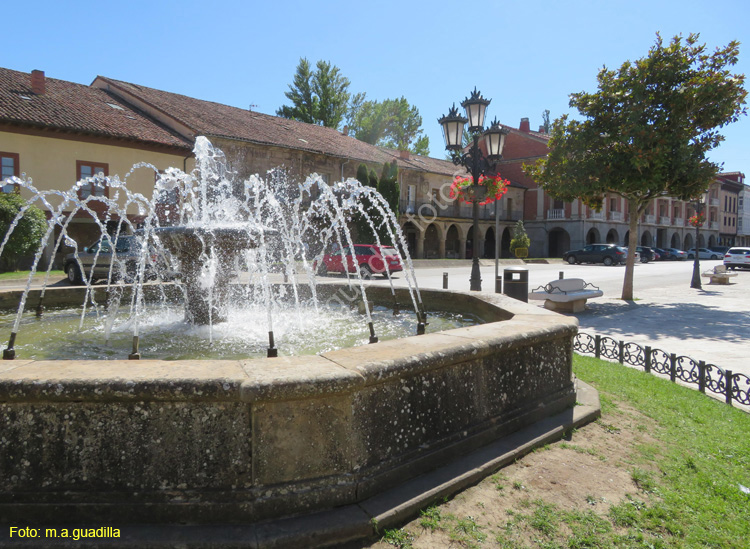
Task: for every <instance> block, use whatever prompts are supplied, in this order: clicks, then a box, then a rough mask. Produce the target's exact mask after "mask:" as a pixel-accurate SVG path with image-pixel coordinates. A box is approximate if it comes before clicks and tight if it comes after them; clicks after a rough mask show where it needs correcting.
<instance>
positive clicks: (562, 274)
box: [558, 271, 565, 280]
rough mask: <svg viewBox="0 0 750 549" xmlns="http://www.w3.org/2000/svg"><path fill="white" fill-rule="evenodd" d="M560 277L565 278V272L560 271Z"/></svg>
mask: <svg viewBox="0 0 750 549" xmlns="http://www.w3.org/2000/svg"><path fill="white" fill-rule="evenodd" d="M558 277H559V279H560V280H562V279H563V278H565V273H564V272H562V271H560V273H559V274H558Z"/></svg>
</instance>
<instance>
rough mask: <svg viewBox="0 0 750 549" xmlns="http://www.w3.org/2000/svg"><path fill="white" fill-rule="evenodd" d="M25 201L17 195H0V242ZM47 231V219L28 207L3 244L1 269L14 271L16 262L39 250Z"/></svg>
mask: <svg viewBox="0 0 750 549" xmlns="http://www.w3.org/2000/svg"><path fill="white" fill-rule="evenodd" d="M25 205H26V201H25V200H24V199H23V198H21V197H20V196H19V195H17V194H5V193H2V194H0V242H2V240H4V239H5V236H6V234H7V233H8V230H9V228H10V226H11V224H12V223H13V221H14V220H15V219H16V216H17V215H18V213H19V212H20V211H21V209H22V208H23V207H24V206H25ZM46 229H47V218H46V217H45V215H44V212H43V211H42V210H40V209H39V208H37V207H36V206H30V207H29V208H28V209H27V210H26V211H25V212H24V215H23V217H22V218H21V219H20V220H19V221H18V224H17V225H16V226H15V228H14V229H13V232H12V233H11V236H10V238H9V239H8V242H7V243H6V244H5V248H4V249H3V256H2V263H0V265H2V269H3V270H15V269H16V268H17V265H18V261H19V260H20V259H22V258H23V257H24V256H27V255H30V254H32V253H34V252H36V250H37V249H38V248H39V242H40V241H41V239H42V237H43V236H44V232H45V230H46Z"/></svg>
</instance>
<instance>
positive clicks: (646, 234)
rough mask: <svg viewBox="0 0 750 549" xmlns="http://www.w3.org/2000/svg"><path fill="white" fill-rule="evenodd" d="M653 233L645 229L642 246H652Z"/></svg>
mask: <svg viewBox="0 0 750 549" xmlns="http://www.w3.org/2000/svg"><path fill="white" fill-rule="evenodd" d="M652 245H653V244H652V238H651V233H650V232H649V231H643V234H642V235H641V246H652Z"/></svg>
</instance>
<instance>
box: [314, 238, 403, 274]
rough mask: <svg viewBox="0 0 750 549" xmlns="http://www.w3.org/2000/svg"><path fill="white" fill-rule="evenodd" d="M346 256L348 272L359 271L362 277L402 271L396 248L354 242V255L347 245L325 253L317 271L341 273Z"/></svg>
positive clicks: (320, 272) (321, 272)
mask: <svg viewBox="0 0 750 549" xmlns="http://www.w3.org/2000/svg"><path fill="white" fill-rule="evenodd" d="M342 255H343V256H345V257H346V264H347V267H348V268H347V269H346V270H348V271H349V272H350V273H356V272H359V274H360V276H361V277H362V278H370V277H371V276H372V275H373V274H380V275H383V276H384V277H387V276H388V272H391V273H394V272H398V271H402V270H403V267H402V265H401V259H400V258H399V255H398V252H397V251H396V248H393V247H391V246H376V245H375V244H355V245H354V257H352V253H351V251H350V249H349V248H348V247H346V248H344V249H343V254H342V251H341V250H339V251H336V252H332V253H328V254H325V255H324V256H323V261H322V262H321V263H320V265H319V266H317V265H316V266H317V270H318V273H319V274H321V275H326V274H328V273H343V272H344V261H343V260H342Z"/></svg>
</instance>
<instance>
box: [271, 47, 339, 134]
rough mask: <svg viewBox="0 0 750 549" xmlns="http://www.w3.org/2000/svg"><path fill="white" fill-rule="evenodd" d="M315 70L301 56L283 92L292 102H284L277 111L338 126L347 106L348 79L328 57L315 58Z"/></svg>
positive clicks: (291, 117) (293, 118) (321, 123)
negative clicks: (288, 103) (287, 86)
mask: <svg viewBox="0 0 750 549" xmlns="http://www.w3.org/2000/svg"><path fill="white" fill-rule="evenodd" d="M315 68H316V70H315V71H313V70H311V69H310V62H309V61H308V60H307V59H306V58H304V57H303V58H301V59H300V60H299V64H298V65H297V71H296V72H295V75H294V80H293V83H292V84H290V85H289V91H287V92H285V93H284V95H285V96H286V97H287V99H289V100H290V101H291V102H292V106H287V105H284V106H282V107H281V108H279V109H278V110H277V111H276V114H277V115H278V116H281V117H284V118H289V119H292V120H298V121H300V122H306V123H308V124H317V125H320V126H326V127H328V128H338V127H339V125H340V124H341V122H342V121H343V120H344V116H345V115H346V113H347V110H348V109H349V91H348V89H349V79H348V78H346V77H344V76H342V75H341V71H340V70H339V68H338V67H337V66H335V65H331V63H330V62H328V61H318V62H317V64H316V65H315Z"/></svg>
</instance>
